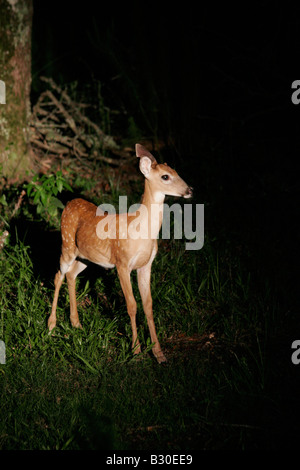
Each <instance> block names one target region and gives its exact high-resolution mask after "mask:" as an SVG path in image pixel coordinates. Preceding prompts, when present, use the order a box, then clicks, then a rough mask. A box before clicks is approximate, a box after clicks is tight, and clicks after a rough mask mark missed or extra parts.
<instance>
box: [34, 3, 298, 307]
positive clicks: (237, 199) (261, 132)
mask: <svg viewBox="0 0 300 470" xmlns="http://www.w3.org/2000/svg"><path fill="white" fill-rule="evenodd" d="M299 41H300V39H299V8H298V7H296V6H295V5H290V6H289V7H288V6H285V4H274V3H273V2H270V1H262V2H257V3H256V2H251V3H250V2H249V3H248V2H246V3H244V2H243V3H242V4H240V5H237V4H234V3H232V4H230V3H229V4H228V2H226V5H220V2H184V3H182V2H156V1H153V2H140V1H131V2H102V1H101V2H90V1H88V0H87V1H85V2H76V3H72V4H71V3H69V2H58V1H51V2H46V1H43V2H38V1H34V18H33V57H32V58H33V65H32V76H33V83H32V101H33V103H34V100H35V99H36V97H37V96H38V93H39V91H40V82H39V76H40V75H46V76H50V77H52V78H53V79H54V80H55V81H57V82H59V83H69V82H71V81H74V80H76V81H78V83H79V85H86V84H88V83H92V82H93V81H95V80H100V81H101V84H102V88H101V93H102V94H103V95H104V101H105V102H106V104H107V106H109V107H111V108H112V109H120V110H125V111H126V113H127V115H128V116H132V117H133V119H134V122H135V124H136V126H137V127H138V128H139V129H140V132H141V135H142V136H144V137H145V138H146V139H147V138H150V140H151V138H153V136H154V135H155V136H156V137H157V138H160V139H162V140H163V141H164V142H165V143H166V147H165V150H164V152H165V154H164V155H163V156H162V157H161V158H165V156H167V157H168V162H170V163H172V164H174V165H175V166H176V168H177V169H178V170H179V171H180V173H181V174H182V175H183V176H184V177H185V179H186V180H188V182H189V183H190V184H191V185H193V186H194V187H195V201H197V202H204V203H205V204H206V206H205V223H206V227H205V230H206V233H210V234H211V235H212V236H216V237H217V238H218V239H219V240H220V242H221V243H222V242H224V241H227V242H228V240H229V241H232V242H233V241H235V242H237V243H239V244H240V245H242V246H243V245H244V244H245V245H247V246H248V247H249V246H250V249H251V252H253V253H255V254H256V255H257V256H256V257H255V259H256V262H254V261H253V266H250V268H251V269H255V270H258V272H259V273H262V275H266V273H269V274H270V275H271V277H272V278H273V279H274V282H275V284H276V288H277V289H279V290H280V289H281V288H283V285H284V288H283V291H284V292H283V295H284V296H286V297H288V296H291V295H292V291H293V294H295V293H297V284H298V282H297V278H298V261H299V260H298V242H299V230H298V200H299V198H298V196H299V184H298V159H299V136H300V133H299V123H300V106H296V105H294V104H293V103H292V101H291V95H292V91H293V90H292V88H291V84H292V82H293V81H294V80H297V79H298V78H300V77H299V75H297V71H298V69H299V65H298V56H299V50H298V43H299ZM116 131H117V132H119V133H120V134H122V133H123V136H125V134H126V132H127V131H128V123H125V124H124V128H123V129H117V130H116ZM222 237H223V238H222ZM289 291H290V292H289ZM293 298H294V299H295V301H296V300H297V295H293ZM293 306H295V304H294V303H293ZM297 308H298V307H296V310H297Z"/></svg>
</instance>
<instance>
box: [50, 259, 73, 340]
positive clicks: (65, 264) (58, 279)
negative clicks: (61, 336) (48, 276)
mask: <svg viewBox="0 0 300 470" xmlns="http://www.w3.org/2000/svg"><path fill="white" fill-rule="evenodd" d="M75 260H76V254H74V253H72V255H70V254H68V253H67V252H64V251H63V252H62V254H61V257H60V269H59V270H58V271H57V273H56V275H55V278H54V286H55V291H54V298H53V302H52V309H51V314H50V317H49V319H48V328H49V331H52V330H53V328H55V326H56V308H57V301H58V296H59V291H60V288H61V285H62V283H63V280H64V277H65V274H66V273H67V272H68V271H69V270H70V269H71V268H72V266H73V264H74V263H75Z"/></svg>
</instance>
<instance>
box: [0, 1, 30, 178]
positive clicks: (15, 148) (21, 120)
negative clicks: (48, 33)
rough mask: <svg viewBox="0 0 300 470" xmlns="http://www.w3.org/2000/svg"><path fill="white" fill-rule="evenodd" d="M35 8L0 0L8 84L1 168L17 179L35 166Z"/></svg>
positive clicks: (1, 51) (1, 57) (0, 116)
mask: <svg viewBox="0 0 300 470" xmlns="http://www.w3.org/2000/svg"><path fill="white" fill-rule="evenodd" d="M32 11H33V8H32V0H0V79H1V81H2V82H4V83H5V101H4V100H3V99H2V100H1V102H2V103H3V101H4V102H5V104H0V171H1V173H2V175H4V176H6V177H7V178H8V179H13V180H18V179H21V178H23V177H24V176H25V172H26V170H28V169H30V168H31V166H32V155H31V152H30V143H29V141H30V139H29V118H30V87H31V29H32ZM2 85H3V84H2ZM1 90H2V93H3V86H2V87H1ZM2 98H3V96H2Z"/></svg>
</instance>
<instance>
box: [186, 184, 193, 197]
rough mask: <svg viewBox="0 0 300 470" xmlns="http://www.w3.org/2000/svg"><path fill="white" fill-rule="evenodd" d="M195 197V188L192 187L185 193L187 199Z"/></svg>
mask: <svg viewBox="0 0 300 470" xmlns="http://www.w3.org/2000/svg"><path fill="white" fill-rule="evenodd" d="M192 195H193V188H192V187H191V186H188V187H187V189H186V192H185V197H192Z"/></svg>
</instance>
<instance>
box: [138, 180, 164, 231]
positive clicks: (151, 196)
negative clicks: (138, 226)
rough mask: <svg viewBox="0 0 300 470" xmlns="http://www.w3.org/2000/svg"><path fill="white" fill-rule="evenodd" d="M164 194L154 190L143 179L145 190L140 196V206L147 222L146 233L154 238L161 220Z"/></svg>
mask: <svg viewBox="0 0 300 470" xmlns="http://www.w3.org/2000/svg"><path fill="white" fill-rule="evenodd" d="M164 200H165V195H164V194H163V193H161V192H159V191H155V189H154V188H153V187H151V184H150V183H149V181H148V180H145V191H144V194H143V197H142V202H141V208H140V210H141V211H143V215H144V218H145V219H144V220H145V223H147V224H148V233H149V235H150V233H151V238H156V237H157V235H158V233H159V231H160V228H161V225H162V220H163V205H164Z"/></svg>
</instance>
